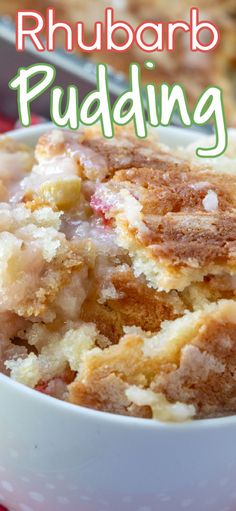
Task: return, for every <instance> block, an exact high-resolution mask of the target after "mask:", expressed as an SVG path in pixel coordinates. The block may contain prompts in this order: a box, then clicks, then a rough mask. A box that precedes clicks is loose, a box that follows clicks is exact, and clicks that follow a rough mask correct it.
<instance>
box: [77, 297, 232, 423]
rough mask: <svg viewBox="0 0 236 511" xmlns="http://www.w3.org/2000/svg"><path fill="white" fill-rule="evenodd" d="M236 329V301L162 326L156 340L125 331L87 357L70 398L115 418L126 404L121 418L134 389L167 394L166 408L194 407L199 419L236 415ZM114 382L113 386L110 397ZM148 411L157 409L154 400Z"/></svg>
mask: <svg viewBox="0 0 236 511" xmlns="http://www.w3.org/2000/svg"><path fill="white" fill-rule="evenodd" d="M235 325H236V302H234V301H224V300H222V301H220V302H218V303H216V304H214V305H210V306H207V307H205V309H203V310H202V311H198V312H195V313H187V314H185V315H184V316H183V317H182V318H179V319H176V320H175V321H168V322H164V323H163V326H162V329H161V331H160V333H159V334H156V335H154V336H153V335H152V334H151V333H149V334H144V332H142V331H141V330H139V329H135V328H131V329H130V332H129V330H128V329H127V330H128V332H127V334H126V335H125V336H124V337H123V338H122V339H121V340H120V342H119V344H118V345H116V346H111V347H108V348H105V349H104V350H100V349H98V348H95V349H94V350H92V351H91V352H89V353H87V354H86V355H85V356H84V359H83V363H82V366H81V371H80V374H79V376H78V378H77V380H76V381H75V382H74V383H72V384H71V385H70V394H69V398H70V400H71V401H72V402H76V403H78V404H83V405H85V406H90V405H91V404H92V406H95V407H96V408H98V409H99V408H100V409H105V410H106V411H108V410H109V407H110V408H112V409H113V410H114V411H115V412H116V413H119V409H118V407H119V403H122V411H121V413H127V414H129V407H130V406H131V404H132V401H131V400H130V399H129V395H130V394H129V392H128V394H127V389H129V387H133V386H135V387H139V388H141V389H145V390H146V391H150V390H151V391H152V392H154V393H157V395H159V394H161V395H163V396H164V398H165V399H167V401H168V403H176V402H179V403H182V404H186V405H187V406H189V405H191V406H194V408H195V416H196V417H197V418H201V417H212V416H220V415H224V414H232V413H235V412H236V383H235V360H236V359H235V357H236V348H235V346H236V329H235ZM110 379H111V380H112V381H113V386H114V387H115V390H113V391H112V393H111V395H110V393H109V390H108V387H109V381H110ZM120 392H123V395H124V396H125V397H124V396H123V398H122V399H121V397H120ZM147 395H148V394H147ZM133 396H134V401H133V402H134V404H136V405H137V406H139V393H138V392H137V400H136V399H135V393H133ZM147 404H148V403H147ZM124 406H125V408H126V412H125V410H124ZM150 408H155V404H152V401H150ZM145 413H146V409H145ZM154 413H157V411H154Z"/></svg>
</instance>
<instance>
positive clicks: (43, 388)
mask: <svg viewBox="0 0 236 511" xmlns="http://www.w3.org/2000/svg"><path fill="white" fill-rule="evenodd" d="M48 383H49V382H45V383H42V384H39V385H36V387H35V390H37V391H38V392H41V393H42V394H48V392H47V387H48ZM0 511H1V510H0Z"/></svg>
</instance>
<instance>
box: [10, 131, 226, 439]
mask: <svg viewBox="0 0 236 511" xmlns="http://www.w3.org/2000/svg"><path fill="white" fill-rule="evenodd" d="M52 128H55V129H63V128H58V126H55V125H53V124H52V123H50V122H45V123H42V124H39V125H37V126H32V127H29V128H19V129H17V130H13V131H9V132H7V133H4V134H2V135H1V136H0V138H3V137H5V136H7V137H8V136H9V137H12V138H13V139H14V140H17V141H19V142H22V143H25V144H27V138H29V139H31V138H33V137H36V136H40V135H42V134H43V133H44V132H45V131H47V130H50V129H52ZM153 131H154V133H155V132H156V133H160V135H166V137H167V136H168V135H173V139H175V137H177V138H179V137H180V138H183V142H182V144H183V146H184V145H186V144H188V143H191V142H194V141H195V140H197V139H200V138H202V137H203V136H204V133H201V132H200V131H196V130H192V129H191V128H180V127H175V126H167V127H158V128H156V129H155V130H153V129H152V132H153ZM230 131H231V130H230ZM166 137H165V138H166ZM161 142H162V140H161ZM172 142H173V141H172ZM163 143H168V142H166V141H164V142H163ZM29 144H30V142H29ZM171 145H173V144H171ZM177 145H178V146H179V145H181V143H180V144H179V143H178V144H177ZM0 384H5V385H7V386H10V387H11V388H12V389H16V390H17V391H18V393H19V394H20V395H22V397H23V398H24V395H26V396H27V397H28V398H29V399H30V398H32V399H33V400H34V401H35V403H37V402H38V403H41V404H44V403H45V404H47V405H48V406H50V407H52V405H53V407H54V409H57V410H61V411H63V410H64V411H66V412H67V413H68V412H70V413H71V414H73V416H75V417H78V419H79V417H84V418H88V419H91V420H95V421H99V422H101V423H102V422H106V423H108V424H109V423H111V424H114V425H119V426H123V427H127V426H129V427H132V428H134V427H136V428H143V427H144V428H148V429H149V430H150V429H151V430H156V429H159V430H160V429H161V430H162V431H165V432H173V430H174V432H175V433H176V432H179V433H182V432H186V431H201V430H202V429H204V430H205V429H209V428H213V429H215V428H218V427H222V426H225V427H231V426H232V425H234V426H236V414H235V415H231V416H226V417H216V418H208V419H199V420H192V421H187V422H180V423H178V422H162V421H158V420H152V419H144V418H140V417H130V416H125V415H118V414H115V413H109V412H103V411H100V410H95V409H93V408H86V407H84V406H80V405H76V404H73V403H69V402H66V401H62V400H60V399H57V398H54V397H52V396H49V395H46V394H44V393H42V392H39V391H36V390H35V389H32V388H30V387H27V386H26V385H24V384H22V383H19V382H17V381H15V380H13V379H11V378H10V377H9V376H6V375H4V374H2V373H0Z"/></svg>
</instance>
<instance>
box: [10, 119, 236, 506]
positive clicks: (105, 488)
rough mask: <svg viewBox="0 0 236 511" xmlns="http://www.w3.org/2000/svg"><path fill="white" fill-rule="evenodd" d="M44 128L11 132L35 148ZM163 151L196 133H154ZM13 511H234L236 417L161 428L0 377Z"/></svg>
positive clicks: (235, 492) (167, 425)
mask: <svg viewBox="0 0 236 511" xmlns="http://www.w3.org/2000/svg"><path fill="white" fill-rule="evenodd" d="M47 127H48V126H45V125H43V126H39V127H36V128H28V129H25V130H19V131H16V132H14V133H12V136H13V137H14V138H15V139H17V140H20V141H22V142H26V143H30V144H34V143H35V141H36V139H37V138H38V136H39V135H40V134H41V133H42V132H44V131H45V129H47ZM159 133H160V135H161V140H162V141H163V142H167V143H168V144H169V145H172V146H174V145H176V144H177V145H179V144H186V143H189V142H192V141H194V140H195V139H196V133H194V132H191V131H188V130H181V129H177V128H164V129H162V130H160V131H159ZM0 410H1V416H0V503H2V504H4V505H7V506H8V507H9V508H10V511H60V510H62V511H63V510H64V511H66V510H67V511H181V510H187V511H188V510H189V511H235V510H236V417H228V418H225V419H224V418H223V419H211V420H202V421H198V422H192V423H186V424H163V423H158V422H154V421H148V420H145V419H135V418H127V417H119V416H116V415H109V414H106V413H102V412H96V411H93V410H88V409H85V408H81V407H77V406H74V405H70V404H68V403H63V402H60V401H57V400H56V399H53V398H50V397H47V396H45V395H43V394H40V393H38V392H35V391H34V390H31V389H28V388H26V387H24V386H22V385H20V384H17V383H15V382H13V381H11V380H10V379H9V378H7V377H5V376H3V375H0Z"/></svg>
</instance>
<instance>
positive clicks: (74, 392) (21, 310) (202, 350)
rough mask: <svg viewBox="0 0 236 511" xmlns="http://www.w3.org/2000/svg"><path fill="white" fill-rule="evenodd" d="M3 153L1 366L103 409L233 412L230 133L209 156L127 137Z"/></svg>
mask: <svg viewBox="0 0 236 511" xmlns="http://www.w3.org/2000/svg"><path fill="white" fill-rule="evenodd" d="M208 143H209V141H208ZM0 157H1V164H0V196H1V197H0V201H1V202H0V240H1V242H0V371H1V372H2V373H3V374H6V375H8V376H9V377H10V378H12V379H13V380H15V381H17V382H20V383H23V384H25V385H27V386H29V387H31V388H33V389H35V390H36V391H38V392H42V393H44V394H47V395H50V396H53V397H56V398H58V399H62V400H65V401H68V402H70V403H73V404H75V405H80V406H84V407H88V408H93V409H95V410H101V411H105V412H110V413H116V414H123V415H128V416H134V417H143V418H149V419H156V420H161V421H179V422H180V421H186V420H193V419H202V418H211V417H220V416H226V415H232V414H235V413H236V136H235V132H234V131H231V132H230V133H229V145H228V149H227V152H226V153H225V155H224V156H221V157H219V158H218V159H209V160H201V159H199V158H197V157H196V156H195V147H194V145H193V146H192V145H191V146H189V147H187V148H184V149H181V148H177V149H176V150H173V149H172V150H171V149H170V148H168V147H167V146H164V145H163V144H161V143H159V141H158V140H157V138H156V136H155V137H154V136H153V135H152V134H151V133H150V135H149V136H148V138H146V139H144V140H141V139H138V138H136V136H135V135H134V133H133V131H132V129H131V128H130V127H122V128H117V130H116V133H115V137H114V138H113V139H105V138H103V136H102V135H101V133H100V130H99V128H98V127H93V128H86V129H85V128H82V129H80V130H79V131H77V132H75V131H73V132H71V131H67V130H58V129H52V130H51V131H48V132H46V133H45V134H44V135H43V136H41V137H40V139H39V140H38V143H37V145H36V148H35V150H34V151H32V150H31V149H30V148H28V147H26V146H23V145H21V144H18V143H16V142H14V141H12V140H11V139H8V138H4V137H3V138H1V140H0Z"/></svg>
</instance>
